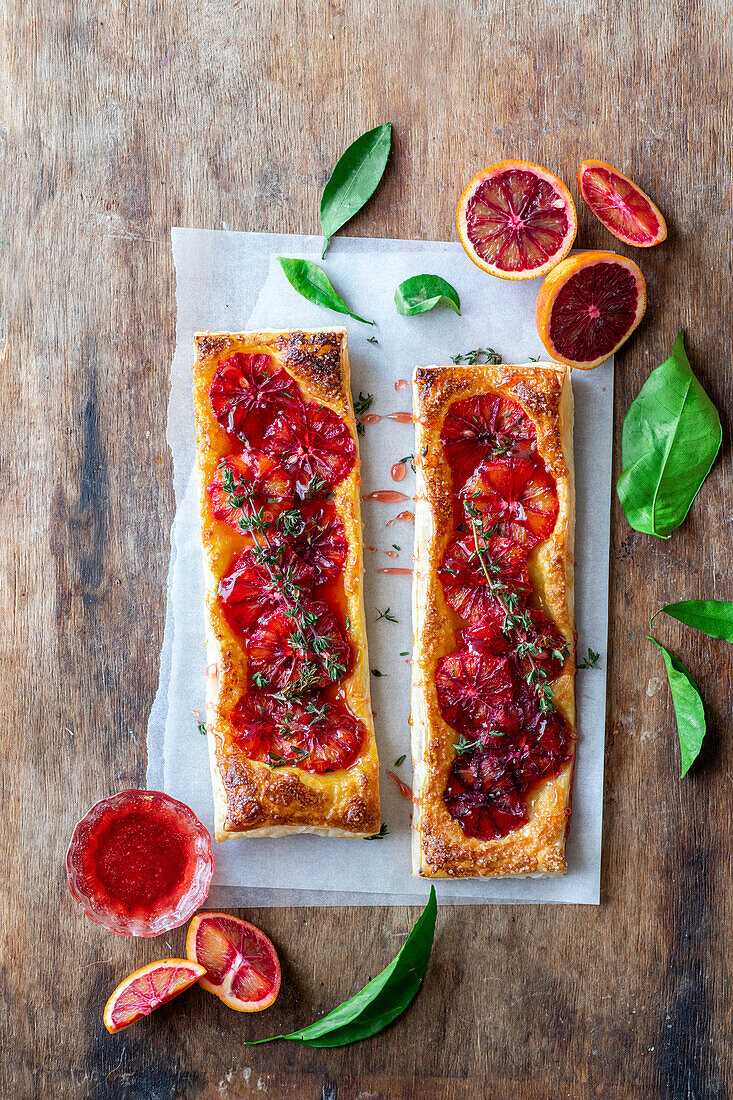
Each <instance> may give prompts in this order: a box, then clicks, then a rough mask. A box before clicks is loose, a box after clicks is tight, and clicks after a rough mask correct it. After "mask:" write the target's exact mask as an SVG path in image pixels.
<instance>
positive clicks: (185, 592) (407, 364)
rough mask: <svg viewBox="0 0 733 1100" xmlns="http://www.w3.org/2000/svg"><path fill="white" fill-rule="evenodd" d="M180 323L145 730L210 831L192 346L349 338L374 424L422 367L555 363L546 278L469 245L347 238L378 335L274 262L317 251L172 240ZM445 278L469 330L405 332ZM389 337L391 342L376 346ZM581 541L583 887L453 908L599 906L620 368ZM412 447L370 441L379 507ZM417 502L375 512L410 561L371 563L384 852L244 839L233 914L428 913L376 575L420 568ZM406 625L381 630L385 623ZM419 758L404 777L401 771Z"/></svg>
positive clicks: (455, 324)
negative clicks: (502, 267)
mask: <svg viewBox="0 0 733 1100" xmlns="http://www.w3.org/2000/svg"><path fill="white" fill-rule="evenodd" d="M172 237H173V256H174V261H175V268H176V280H177V286H176V300H177V306H178V322H177V330H176V351H175V356H174V359H173V364H172V368H171V392H170V403H169V407H168V441H169V444H170V447H171V451H172V454H173V464H174V488H175V497H176V516H175V521H174V524H173V529H172V534H171V564H170V573H169V578H168V605H167V615H166V626H165V637H164V642H163V650H162V653H161V659H160V685H159V689H158V694H157V696H156V699H155V703H154V705H153V708H152V711H151V715H150V720H149V725H148V775H147V779H148V786H149V787H151V788H156V789H163V790H165V791H167V792H168V793H169V794H171V795H173V796H174V797H176V798H179V799H181V800H182V801H183V802H186V803H187V804H188V805H189V806H191V807H192V808H193V809H194V811H195V812H196V813H197V814H198V816H199V817H200V818H201V820H202V821H203V822H204V823H206V824H207V825H208V826H209V827H213V802H212V796H211V787H210V776H209V764H208V759H207V748H206V739H205V738H204V737H202V736H201V735H200V734H199V732H198V728H197V720H196V718H195V717H194V714H193V713H192V712H195V711H199V712H201V715H202V717H203V716H204V697H205V675H204V670H205V665H206V658H205V652H204V617H203V599H202V593H203V572H202V552H201V544H200V537H199V520H198V514H197V495H196V484H195V476H194V422H193V401H192V396H191V369H190V368H191V363H192V361H193V333H194V331H195V330H197V329H210V330H213V331H217V330H219V331H234V332H241V331H246V330H248V329H251V328H276V329H277V328H308V327H316V326H328V325H342V324H344V325H345V326H346V328H347V329H348V335H349V352H350V357H351V369H352V386H353V391H354V394H355V395H357V394H358V393H359V391H360V390H363V391H364V392H365V393H367V392H369V393H373V394H374V405H373V410H372V411H374V412H376V413H380V414H386V413H390V412H394V411H400V410H410V408H411V390H410V388H409V387H406V388H404V389H401V390H399V391H396V390H395V383H396V382H397V381H398V380H399V379H409V378H410V376H411V374H412V370H413V367H414V366H415V365H416V364H431V363H446V362H449V361H450V357H451V356H453V355H455V354H456V353H457V352H465V351H468V350H470V349H472V348H477V347H486V346H487V345H490V346H491V347H493V348H494V349H496V350H497V351H498V352H499V353H500V354H501V355H502V356H503V357H504V359H505V361H507V362H514V363H521V362H526V361H527V360H528V359H529V357H530V356H534V357H536V356H539V357H541V358H546V355H545V353H544V351H543V348H542V345H541V343H540V341H539V338H538V336H537V332H536V329H535V323H534V304H535V297H536V294H537V289H538V285H539V280H532V281H528V282H525V283H510V282H505V281H502V280H500V279H493V278H491V277H489V276H487V275H485V274H484V273H483V272H481V271H480V270H479V269H478V268H476V267H475V266H474V265H473V264H472V263H471V262H470V261H469V260H468V258H467V257H466V255H465V253H464V251H463V249H462V248H461V246H460V244H441V243H434V242H423V241H401V240H394V241H392V240H372V239H361V238H359V239H355V238H345V237H338V238H336V239H334V240H333V242H332V243H331V245H330V247H329V250H328V253H327V256H326V259H325V260H324V261H323V267H324V269H325V270H326V272H327V274H328V276H329V278H330V279H331V281H332V283H333V284H334V286H335V287H336V289H337V290H338V291H339V293H340V294H341V295H342V296H343V297H344V298H345V300H346V301H347V302H348V303H349V305H350V307H351V308H352V309H353V310H354V311H355V312H357V313H359V314H360V315H361V316H363V317H367V318H369V319H374V320H375V321H376V325H375V326H374V327H370V326H367V325H362V324H360V323H359V322H357V321H352V320H351V319H350V318H344V317H342V316H341V315H339V314H336V313H332V312H330V311H327V310H324V309H320V308H318V307H317V306H314V305H311V304H310V303H309V302H307V301H306V300H305V299H304V298H302V297H300V296H299V295H298V294H297V293H296V292H295V291H294V290H293V289H292V288H291V287H290V285H289V284H288V283H287V281H286V279H285V276H284V275H283V273H282V270H281V268H280V265H279V264H278V263H277V259H276V257H277V256H279V255H283V256H299V257H304V258H306V259H312V260H314V261H316V262H317V263H321V260H320V238H316V237H298V236H284V235H283V236H281V235H271V234H263V233H230V232H215V231H209V230H197V229H174V230H173V232H172ZM423 272H430V273H432V274H436V275H442V276H443V277H444V278H445V279H447V280H448V281H449V282H450V283H451V284H452V285H453V286H455V287H456V289H457V290H458V293H459V295H460V299H461V316H460V317H459V316H456V315H455V314H453V313H452V312H450V311H448V310H446V309H436V310H433V311H432V312H430V313H426V314H423V315H421V316H417V317H400V316H399V315H398V314H397V312H396V310H395V306H394V300H393V299H394V291H395V288H396V286H397V285H398V283H400V282H401V281H402V280H403V279H405V278H407V277H408V276H410V275H415V274H420V273H423ZM368 337H375V338H376V339H377V340H378V341H379V343H378V344H370V343H368ZM573 389H574V392H575V462H576V473H577V535H576V550H575V556H576V559H577V573H576V615H577V625H578V634H579V638H578V650H579V653H581V654H583V653H585V652H586V650H587V647H588V645H591V646H592V647H593V649H596V650H598V651H600V653H601V669H600V670H598V671H595V670H594V671H581V672H579V674H578V709H579V722H580V741H579V745H578V755H577V770H576V778H575V789H574V796H573V817H572V824H571V828H570V836H569V840H568V845H567V860H568V866H569V873H568V874H567V876H565V877H563V878H534V879H532V878H530V879H525V880H520V881H517V880H511V879H498V880H472V881H458V882H453V881H451V882H441V881H437V882H436V886H437V891H438V898H439V901H440V902H442V903H444V904H445V903H454V904H471V903H474V904H475V903H482V902H512V903H516V902H565V903H586V904H597V903H598V901H599V880H600V849H601V826H602V795H603V747H604V727H605V709H606V708H605V687H606V673H605V666H606V659H605V658H606V638H607V625H608V623H607V618H608V615H607V612H608V585H607V578H608V547H609V516H610V493H611V482H610V477H611V430H612V409H613V363H612V362H608V363H606V364H605V365H604V366H603V367H600V368H599V369H598V370H595V371H592V372H589V373H583V372H575V373H574V375H573ZM412 449H413V429H412V425H411V424H398V423H395V422H393V421H389V420H382V421H381V422H380V423H377V424H372V425H369V426H367V428H366V433H365V435H364V436H362V437H361V438H360V450H361V458H362V470H363V480H364V495H365V496H366V495H367V494H369V493H370V492H371V491H372V490H374V489H387V488H398V489H400V490H402V491H403V492H404V493H406V494H407V495H408V496H409V497H411V496H412V494H413V492H414V475H413V474H412V473H411V472H410V470H409V467H408V474H407V477H406V479H405V481H404V482H402V483H401V484H400V485H398V486H397V485H394V483H393V482H392V481H391V478H390V468H391V466H392V464H393V463H394V462H396V461H397V460H398V459H400V458H402V457H403V456H404V455H407V454H409V453H410V452H411V451H412ZM412 508H413V505H412V501H411V500H408V501H406V502H404V503H399V504H381V503H374V502H368V501H367V502H365V503H364V504H363V509H362V511H363V521H364V541H365V545H366V546H375V547H378V548H379V549H380V550H387V549H391V548H392V544H395V545H397V546H399V547H400V551H399V557H398V558H397V559H390V558H388V557H386V556H384V555H383V554H381V553H373V552H369V551H366V552H365V566H366V576H365V601H366V611H367V622H368V627H369V651H370V665H371V667H372V668H377V669H379V670H381V672H382V673H383V674H384V675H383V676H382V677H381V678H374V677H373V678H372V691H373V704H374V710H375V725H376V733H377V743H378V747H379V756H380V760H381V762H382V768H381V795H382V818H383V820H384V821H385V822H386V824H387V828H388V829H389V835H388V836H386V837H385V838H384V839H381V840H371V841H365V840H353V841H352V840H334V839H326V838H321V837H314V836H294V837H291V838H279V839H252V840H230V841H226V842H224V843H222V844H218V845H215V853H214V856H215V861H216V869H215V872H214V879H213V887H212V893H211V898H210V901H211V902H212V903H213V904H218V905H246V906H248V907H253V906H257V905H344V904H355V905H369V904H409V903H413V902H414V903H420V902H424V900H425V897H426V894H427V892H428V888H429V887H428V884H427V883H426V882H424V881H421V880H419V879H414V878H412V876H411V874H410V838H409V831H410V805H409V803H408V802H406V801H405V800H404V799H402V798H401V797H400V795H399V793H398V790H397V788H396V785H395V784H394V783H393V782H392V781H391V780H390V778H389V777H388V776H387V774H386V773H387V770H388V769H392V770H395V771H396V772H397V773H398V774H399V775H400V776H401V777H402V778H403V779H404V780H405V781H406V782H408V783H409V782H410V781H411V774H410V746H409V726H408V721H407V719H408V714H409V708H410V703H409V691H410V666H409V664H408V663H407V661H406V660H405V659H404V658H402V657H400V656H398V654H399V653H400V652H401V651H405V650H410V648H411V624H410V585H411V580H410V578H409V577H403V576H388V575H385V574H380V573H379V572H378V571H377V570H378V569H380V568H384V567H390V566H398V567H399V566H404V567H407V568H409V567H410V566H411V564H412V563H411V557H412V543H413V533H414V532H413V526H412V524H409V523H406V522H397V523H395V524H394V525H393V526H391V527H389V528H387V527H386V526H385V524H386V522H387V521H388V520H390V519H392V518H394V516H396V515H397V513H398V512H400V511H403V510H406V509H410V510H412ZM387 607H389V608H390V609H391V613H392V614H393V615H394V617H395V618H396V619H397V620H398V622H397V623H392V622H389V621H387V620H386V619H381V620H378V619H377V610H376V609H377V608H381V609H384V608H387ZM402 754H406V760H405V763H404V764H403V765H402V766H401V767H395V761H396V760H397V759H398V758H399V757H400V756H402Z"/></svg>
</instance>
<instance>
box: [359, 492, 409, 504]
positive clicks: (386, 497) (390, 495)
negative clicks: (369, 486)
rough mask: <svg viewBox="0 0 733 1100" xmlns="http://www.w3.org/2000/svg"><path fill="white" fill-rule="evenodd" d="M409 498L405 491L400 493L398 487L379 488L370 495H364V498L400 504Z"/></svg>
mask: <svg viewBox="0 0 733 1100" xmlns="http://www.w3.org/2000/svg"><path fill="white" fill-rule="evenodd" d="M409 499H410V498H409V497H408V496H405V494H404V493H398V492H397V490H396V489H377V491H376V492H374V493H370V494H369V496H366V497H362V500H376V501H380V502H381V503H382V504H399V503H400V502H401V501H403V500H409Z"/></svg>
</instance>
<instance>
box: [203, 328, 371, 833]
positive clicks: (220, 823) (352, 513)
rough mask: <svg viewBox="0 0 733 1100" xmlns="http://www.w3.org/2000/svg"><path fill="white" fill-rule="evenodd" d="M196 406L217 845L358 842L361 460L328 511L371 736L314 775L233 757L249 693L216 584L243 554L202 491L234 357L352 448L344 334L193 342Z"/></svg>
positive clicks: (348, 699)
mask: <svg viewBox="0 0 733 1100" xmlns="http://www.w3.org/2000/svg"><path fill="white" fill-rule="evenodd" d="M195 345H196V359H195V362H194V366H193V372H194V406H195V415H196V440H197V468H198V481H199V501H200V511H201V535H202V541H203V547H204V573H205V601H206V646H207V662H208V667H207V692H206V709H207V723H206V726H207V734H208V742H209V758H210V762H211V773H212V783H213V789H214V803H215V832H216V839H217V840H225V839H227V838H228V837H244V836H281V835H285V834H288V833H298V832H307V833H318V834H320V835H322V836H340V837H363V836H371V835H373V834H374V833H376V832H378V830H379V779H378V775H379V761H378V759H377V748H376V742H375V739H374V723H373V720H372V709H371V699H370V688H369V661H368V656H367V639H366V626H365V618H364V600H363V590H362V588H363V586H362V574H363V568H362V536H361V513H360V507H359V494H360V487H361V476H360V466H359V458H358V446H357V458H356V462H355V465H354V469H353V470H352V472H351V474H350V476H349V477H348V478H346V479H345V480H344V481H342V482H341V483H340V484H339V485H337V486H336V488H335V489H334V494H333V504H334V507H335V509H336V511H337V513H338V515H339V517H340V519H341V522H342V523H343V526H344V531H345V533H346V537H347V540H348V553H347V558H346V561H345V563H344V567H343V581H344V589H345V597H346V614H347V616H348V623H349V628H348V630H347V631H346V634H347V637H348V639H349V642H350V644H351V648H352V651H353V665H352V668H351V671H350V672H349V674H348V676H346V677H344V679H343V680H342V681H341V682H340V688H341V689H342V691H343V699H344V702H345V703H346V705H347V706H348V708H349V710H350V711H351V712H352V713H353V714H354V715H355V716H356V717H357V718H359V719H360V720H361V721H362V722H363V724H364V726H365V728H366V731H367V736H366V738H365V742H364V745H363V747H362V750H361V752H360V754H359V756H358V757H357V759H356V760H355V761H354V763H353V764H352V765H351V766H350V767H348V768H346V769H341V770H338V771H334V772H330V773H326V774H322V775H315V774H312V773H310V772H307V771H304V770H302V769H300V768H293V767H282V768H276V769H272V768H270V767H269V766H268V765H267V764H265V763H262V762H260V761H256V760H250V759H249V758H247V757H246V756H245V755H244V754H243V753H242V751H241V749H240V748H238V746H237V743H236V740H235V739H234V736H233V733H234V731H233V726H232V723H231V720H230V717H229V716H230V714H231V711H232V708H233V707H234V706H235V705H236V703H237V702H238V701H239V699H240V697H241V696H242V694H243V693H244V692H245V690H246V688H247V685H248V683H249V676H248V672H247V654H246V651H245V648H244V645H243V643H242V640H241V639H240V637H239V636H238V635H237V633H236V632H235V631H234V630H233V629H232V628H231V627H230V625H229V624H228V623H227V621H226V619H225V618H224V616H223V615H222V613H221V610H220V608H219V605H218V602H217V597H216V594H217V588H218V584H219V580H220V578H221V577H222V575H223V574H224V573H225V572H226V570H227V569H228V567H229V565H230V564H231V562H232V560H233V558H234V557H235V556H236V554H237V553H239V552H240V551H241V549H242V540H241V538H240V536H238V535H237V533H236V532H234V531H232V530H230V529H229V528H228V527H227V526H226V525H225V524H223V523H219V522H217V520H215V518H214V516H213V513H212V510H211V502H210V500H209V497H208V494H207V493H206V486H207V485H208V484H209V483H210V481H211V480H212V477H213V475H214V472H215V470H216V468H217V465H218V463H219V461H220V460H221V458H222V457H224V456H225V455H227V454H230V453H231V452H232V449H233V448H232V439H231V437H230V436H228V435H227V433H226V432H225V431H224V429H223V428H222V427H221V426H220V424H219V423H218V422H217V420H216V418H215V417H214V415H213V413H212V409H211V403H210V400H209V388H210V386H211V381H212V378H213V376H214V372H215V371H216V368H217V366H218V365H219V363H220V362H222V361H223V360H225V359H228V358H229V357H230V356H231V355H234V354H235V353H237V352H243V353H245V354H248V355H256V354H264V355H270V356H272V359H273V361H274V362H273V366H274V367H282V368H283V369H284V370H286V371H287V372H288V374H290V375H291V377H292V378H294V379H295V381H296V382H297V383H298V385H299V386H300V388H301V390H302V391H303V395H304V397H306V398H308V399H310V400H312V401H316V402H318V403H319V404H321V405H325V406H327V407H328V408H330V409H332V410H333V411H334V412H335V413H337V414H338V415H339V416H340V417H341V419H342V420H343V421H344V422H345V423H346V425H347V426H348V428H349V431H350V433H351V435H352V437H353V439H354V443H355V444H356V443H357V435H356V419H355V417H354V410H353V406H352V403H351V391H350V376H349V353H348V346H347V342H346V330H345V329H342V328H337V329H304V330H300V331H291V332H269V331H268V332H245V333H213V332H197V333H196V334H195Z"/></svg>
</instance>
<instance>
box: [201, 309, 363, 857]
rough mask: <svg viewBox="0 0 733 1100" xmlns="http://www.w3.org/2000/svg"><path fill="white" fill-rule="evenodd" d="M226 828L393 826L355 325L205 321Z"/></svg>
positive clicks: (219, 814) (213, 626) (212, 642)
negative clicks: (370, 580) (365, 581)
mask: <svg viewBox="0 0 733 1100" xmlns="http://www.w3.org/2000/svg"><path fill="white" fill-rule="evenodd" d="M194 403H195V410H196V438H197V456H198V474H199V489H200V507H201V530H202V538H203V545H204V565H205V575H206V593H205V599H206V628H207V660H208V668H207V703H206V706H207V724H206V725H207V733H208V739H209V751H210V759H211V769H212V779H213V786H214V801H215V806H216V838H217V840H224V839H226V838H227V837H243V836H281V835H283V834H286V833H296V832H301V833H302V832H308V833H319V834H321V835H324V836H340V837H362V836H371V835H373V834H374V833H376V832H377V831H378V830H379V787H378V760H377V750H376V746H375V742H374V728H373V723H372V716H371V703H370V698H369V662H368V658H367V643H366V634H365V625H364V607H363V596H362V553H361V520H360V512H359V488H360V476H359V455H358V450H357V442H356V421H355V418H354V410H353V407H352V404H351V396H350V389H349V355H348V348H347V344H346V332H345V330H344V329H333V330H331V329H329V330H320V329H319V330H304V331H298V332H248V333H242V334H239V335H236V334H232V333H211V332H199V333H197V334H196V361H195V363H194Z"/></svg>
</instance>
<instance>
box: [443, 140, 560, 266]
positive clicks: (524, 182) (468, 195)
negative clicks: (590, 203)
mask: <svg viewBox="0 0 733 1100" xmlns="http://www.w3.org/2000/svg"><path fill="white" fill-rule="evenodd" d="M456 223H457V225H458V236H459V237H460V238H461V244H462V245H463V247H464V248H465V250H466V252H467V253H468V255H469V257H470V258H471V259H472V260H473V262H474V263H475V264H476V265H477V266H478V267H480V268H481V269H482V270H483V271H488V273H489V274H490V275H498V276H499V278H501V279H534V278H536V277H537V276H538V275H545V274H546V273H547V272H548V271H549V270H550V268H552V267H554V266H555V264H556V263H558V262H559V261H560V260H562V258H563V257H564V256H567V254H568V252H569V251H570V247H571V245H572V243H573V241H574V240H575V232H576V229H577V227H578V222H577V216H576V213H575V203H574V202H573V200H572V197H571V195H570V192H569V191H568V189H567V187H566V186H565V184H564V183H563V182H562V180H559V179H558V178H557V176H555V175H553V173H552V172H548V170H547V169H546V168H541V167H540V165H539V164H532V163H531V161H528V160H502V161H499V162H498V163H497V164H491V165H489V167H488V168H484V169H482V170H481V171H480V172H479V173H478V175H477V176H474V177H473V179H472V180H471V182H470V183H469V185H468V187H466V189H465V190H464V192H463V194H462V195H461V197H460V199H459V201H458V208H457V210H456Z"/></svg>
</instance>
